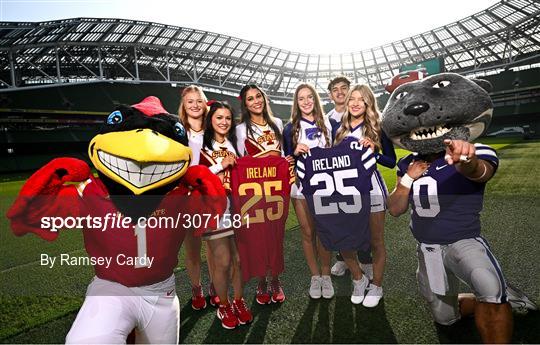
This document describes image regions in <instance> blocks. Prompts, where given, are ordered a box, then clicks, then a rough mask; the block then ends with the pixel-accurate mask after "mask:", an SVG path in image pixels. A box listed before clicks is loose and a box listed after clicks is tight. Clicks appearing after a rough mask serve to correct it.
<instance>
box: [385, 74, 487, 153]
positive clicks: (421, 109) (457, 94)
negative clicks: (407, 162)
mask: <svg viewBox="0 0 540 345" xmlns="http://www.w3.org/2000/svg"><path fill="white" fill-rule="evenodd" d="M490 90H491V84H490V83H489V82H487V81H485V80H481V79H467V78H464V77H462V76H460V75H459V74H455V73H441V74H437V75H434V76H431V77H428V78H426V79H422V80H418V81H415V82H411V83H407V84H403V85H400V86H399V87H398V88H397V89H396V90H395V91H394V92H393V93H392V95H391V97H390V99H389V100H388V103H387V104H386V107H385V109H384V112H383V119H382V127H383V129H384V131H385V132H386V134H387V135H388V137H389V138H391V139H392V140H393V142H394V143H395V144H396V145H398V146H400V147H402V148H404V149H407V150H409V151H413V152H419V153H435V152H439V151H443V150H444V149H445V146H444V143H443V141H444V139H460V140H465V141H469V142H472V141H473V140H474V139H476V138H478V137H479V136H480V135H482V133H483V132H484V131H485V130H486V129H487V127H488V126H489V123H490V121H491V116H492V113H493V103H492V101H491V98H490V97H489V95H488V91H490Z"/></svg>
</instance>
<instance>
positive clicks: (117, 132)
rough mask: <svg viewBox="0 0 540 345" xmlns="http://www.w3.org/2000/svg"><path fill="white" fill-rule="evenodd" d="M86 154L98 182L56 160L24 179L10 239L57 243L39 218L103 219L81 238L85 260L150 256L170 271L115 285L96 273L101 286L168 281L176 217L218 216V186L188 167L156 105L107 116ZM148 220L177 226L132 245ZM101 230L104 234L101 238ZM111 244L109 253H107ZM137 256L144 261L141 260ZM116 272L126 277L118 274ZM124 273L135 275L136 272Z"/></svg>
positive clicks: (81, 168) (184, 146)
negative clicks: (123, 221) (117, 220)
mask: <svg viewBox="0 0 540 345" xmlns="http://www.w3.org/2000/svg"><path fill="white" fill-rule="evenodd" d="M88 154H89V157H90V160H91V161H92V163H93V165H94V167H95V168H96V170H97V172H98V175H99V177H98V178H96V177H94V176H93V175H92V174H91V172H90V167H89V166H88V165H87V164H86V163H85V162H83V161H81V160H78V159H74V158H58V159H55V160H53V161H51V162H50V163H48V164H47V165H45V166H44V167H42V168H41V169H39V170H38V171H37V172H36V173H34V174H33V175H32V176H31V177H30V178H29V179H28V181H27V182H26V184H25V185H24V186H23V188H22V190H21V192H20V194H19V196H18V197H17V199H16V201H15V203H14V204H13V206H12V207H11V208H10V210H9V211H8V214H7V216H8V218H9V220H10V221H11V228H12V230H13V232H14V233H15V235H17V236H20V235H24V234H25V233H28V232H33V233H35V234H37V235H39V236H40V237H42V238H44V239H46V240H53V239H55V238H56V237H57V235H58V232H57V231H56V230H57V229H54V228H50V227H47V226H44V222H43V219H44V217H57V218H66V217H79V218H81V217H90V218H100V217H101V223H100V225H101V228H102V229H101V230H103V231H100V230H99V229H98V230H97V231H96V230H94V231H92V230H88V229H85V230H84V238H85V246H86V249H87V251H88V253H89V254H90V256H114V255H117V254H118V253H122V254H125V255H133V256H140V255H147V256H156V260H157V259H158V258H161V260H163V262H162V264H164V265H165V266H163V267H166V268H170V270H167V269H166V268H163V267H162V269H161V270H160V271H164V270H165V271H168V272H160V273H158V274H150V275H149V276H148V277H146V278H148V279H146V278H145V279H137V278H129V279H124V278H121V279H116V278H117V277H120V276H121V275H120V274H114V273H113V274H109V273H106V274H104V271H103V270H100V269H99V268H98V267H96V273H97V275H98V276H100V277H102V278H105V279H109V280H113V281H119V282H120V283H122V284H124V285H127V286H133V285H139V284H149V283H152V282H155V281H160V280H162V279H164V278H166V277H167V274H168V275H170V274H171V273H172V268H174V265H175V264H176V258H177V254H178V249H179V247H180V245H181V243H182V240H183V237H184V228H183V225H185V224H184V222H183V220H184V218H182V217H179V216H178V215H179V214H180V215H188V216H189V215H193V214H196V213H208V214H212V215H221V214H223V212H224V210H225V207H226V199H225V195H226V193H225V190H224V188H223V186H222V184H221V181H220V180H219V178H218V177H217V176H216V175H214V174H212V173H211V172H210V171H209V170H208V169H207V168H206V167H202V166H194V167H189V165H190V162H191V157H192V154H191V150H190V149H189V147H188V140H187V136H186V131H185V129H184V127H183V126H182V124H181V123H180V122H178V118H177V116H174V115H171V114H168V113H167V111H166V110H165V109H164V108H163V106H162V105H161V102H160V100H159V99H158V98H156V97H153V96H150V97H147V98H145V99H144V100H143V101H142V102H141V103H138V104H135V105H133V106H120V107H119V108H118V109H117V110H115V111H114V112H113V113H111V114H110V115H109V117H108V119H107V123H106V124H105V125H104V127H103V128H102V130H101V131H100V134H98V135H96V136H95V137H94V138H93V139H92V141H91V142H90V145H89V149H88ZM108 214H109V216H108ZM111 215H116V216H117V217H124V218H125V217H130V219H131V220H132V221H131V223H129V226H128V228H129V227H131V228H130V229H129V232H127V233H126V232H125V231H121V229H113V228H112V226H111V225H110V224H109V225H108V224H107V223H105V221H106V220H107V219H106V218H107V217H109V218H111V217H112V216H111ZM152 216H155V217H158V216H167V217H172V218H174V219H175V220H176V219H178V220H180V222H176V223H175V226H174V227H173V226H171V225H170V224H169V225H166V226H165V225H163V226H161V227H160V230H151V229H146V226H143V227H144V228H145V229H144V230H143V231H145V236H144V241H145V243H141V238H139V239H137V237H140V236H139V235H140V234H139V233H137V232H135V233H134V232H133V231H141V229H140V226H139V228H138V229H135V225H136V220H137V219H140V218H141V217H142V218H148V217H152ZM211 221H212V220H211ZM47 224H48V223H47ZM85 224H87V223H85ZM93 224H94V225H95V224H96V223H95V222H94V223H93ZM107 225H108V228H109V230H108V231H105V230H104V229H103V228H104V227H106V226H107ZM212 225H213V224H208V227H210V228H211V227H212ZM134 229H135V230H134ZM117 230H118V231H117ZM122 230H125V229H122ZM164 230H166V231H164ZM112 242H114V245H113V246H110V245H108V244H109V243H112ZM143 245H144V246H143ZM141 248H142V249H144V253H140V251H141V250H142V249H141ZM157 261H159V260H157ZM156 266H159V263H155V264H154V267H156ZM111 270H113V271H114V268H112V269H111ZM109 271H110V270H109ZM119 271H122V272H123V273H126V272H124V271H125V269H123V268H122V269H121V270H120V269H119ZM117 273H119V272H117ZM130 273H131V274H132V275H140V271H135V270H134V271H133V272H130ZM143 276H144V275H143Z"/></svg>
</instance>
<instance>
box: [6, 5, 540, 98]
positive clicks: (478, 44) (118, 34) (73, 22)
mask: <svg viewBox="0 0 540 345" xmlns="http://www.w3.org/2000/svg"><path fill="white" fill-rule="evenodd" d="M539 17H540V4H539V2H538V1H534V0H508V1H501V2H499V3H497V4H495V5H493V6H491V7H489V8H487V9H486V10H484V11H481V12H478V13H475V14H473V15H471V16H469V17H467V18H464V19H462V20H459V21H457V22H455V23H451V24H448V25H445V26H441V27H438V28H435V29H433V30H430V31H427V32H424V33H421V34H418V35H415V36H412V37H409V38H405V39H402V40H398V41H394V42H391V43H388V44H384V45H381V46H378V47H374V48H371V49H366V50H361V51H353V52H350V53H343V54H332V55H316V54H304V53H300V52H293V51H288V50H283V49H279V48H276V47H271V46H268V45H264V44H261V43H256V42H251V41H247V40H243V39H240V38H236V37H231V36H227V35H221V34H218V33H213V32H206V31H201V30H197V29H190V28H183V27H177V26H170V25H163V24H158V23H150V22H143V21H134V20H124V19H102V18H75V19H65V20H56V21H48V22H35V23H33V22H0V85H1V86H2V87H3V88H4V89H5V90H7V89H9V88H18V87H27V86H36V85H44V84H45V85H46V84H56V83H66V82H70V83H72V82H88V81H95V80H128V81H136V82H145V81H152V82H166V83H180V84H183V83H185V84H191V83H197V84H200V85H203V86H206V87H209V88H213V89H217V90H220V91H222V92H230V93H237V92H238V90H239V89H240V88H241V87H242V86H243V85H245V84H246V83H248V82H251V83H257V84H259V85H261V86H262V87H263V88H264V89H265V90H267V92H268V93H269V94H270V95H272V96H273V97H272V98H273V99H284V100H289V99H290V98H291V97H292V94H293V93H294V90H295V88H296V86H297V85H298V84H299V83H302V82H310V83H312V84H314V85H315V86H316V87H317V89H318V90H319V91H320V92H321V93H324V92H325V89H326V86H327V83H328V81H329V79H331V78H332V77H334V76H337V75H347V76H349V77H350V78H351V79H352V80H353V81H354V82H356V83H369V84H370V85H371V87H372V88H374V90H375V91H382V88H383V85H384V83H385V82H386V80H387V79H388V78H390V77H391V76H393V75H394V74H396V73H397V72H398V70H399V68H400V67H401V66H404V65H415V64H418V63H421V62H423V61H427V60H434V61H439V62H442V63H443V64H444V68H445V69H446V71H451V72H457V73H462V74H472V73H478V72H481V71H490V70H496V69H501V68H510V67H514V66H520V65H526V64H533V63H538V62H540V29H539V28H540V23H539Z"/></svg>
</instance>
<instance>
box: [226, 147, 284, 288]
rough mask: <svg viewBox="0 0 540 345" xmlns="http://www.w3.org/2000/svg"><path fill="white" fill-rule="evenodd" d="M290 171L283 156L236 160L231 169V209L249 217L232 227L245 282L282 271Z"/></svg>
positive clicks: (249, 157) (247, 157)
mask: <svg viewBox="0 0 540 345" xmlns="http://www.w3.org/2000/svg"><path fill="white" fill-rule="evenodd" d="M290 181H291V173H290V169H289V162H287V160H286V159H284V158H283V157H277V156H270V157H265V158H254V157H251V156H246V157H242V158H240V159H238V160H237V161H236V165H235V166H234V168H233V169H232V172H231V187H232V193H233V208H234V210H235V213H236V214H240V215H242V218H243V219H244V217H245V216H249V221H245V223H246V224H245V225H244V226H243V227H241V228H239V229H236V230H235V238H236V245H237V247H238V252H239V254H240V262H241V265H240V266H241V267H242V277H243V279H244V281H247V280H249V279H250V278H252V277H262V276H266V272H267V270H268V269H270V270H271V271H272V274H273V275H278V274H280V273H281V272H283V270H284V267H285V265H284V259H283V237H284V235H285V221H286V220H287V215H288V213H289V195H290Z"/></svg>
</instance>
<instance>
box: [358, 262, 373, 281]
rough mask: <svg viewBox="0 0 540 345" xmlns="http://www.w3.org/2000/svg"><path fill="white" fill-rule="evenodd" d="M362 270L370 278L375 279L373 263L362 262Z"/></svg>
mask: <svg viewBox="0 0 540 345" xmlns="http://www.w3.org/2000/svg"><path fill="white" fill-rule="evenodd" d="M360 266H361V267H362V272H364V274H365V275H366V277H367V279H368V280H373V264H361V265H360Z"/></svg>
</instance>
